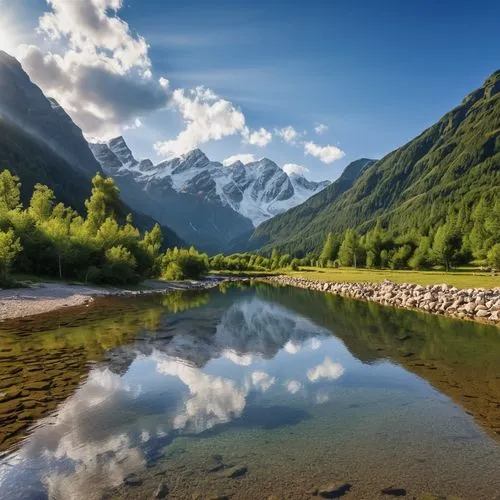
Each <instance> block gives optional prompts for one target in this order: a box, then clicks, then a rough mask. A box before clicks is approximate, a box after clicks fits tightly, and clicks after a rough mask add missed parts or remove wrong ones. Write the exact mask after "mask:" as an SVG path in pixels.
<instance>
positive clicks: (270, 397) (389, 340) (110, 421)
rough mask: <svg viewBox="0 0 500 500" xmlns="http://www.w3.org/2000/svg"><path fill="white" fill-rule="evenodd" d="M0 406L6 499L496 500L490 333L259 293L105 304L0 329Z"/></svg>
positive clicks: (498, 450) (495, 334)
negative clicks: (452, 498)
mask: <svg viewBox="0 0 500 500" xmlns="http://www.w3.org/2000/svg"><path fill="white" fill-rule="evenodd" d="M0 396H1V398H0V421H1V422H2V427H1V434H0V441H2V443H1V444H0V450H1V451H2V453H3V455H2V458H1V460H0V498H2V499H45V498H51V499H64V500H66V499H85V500H93V499H103V498H154V496H155V494H156V493H155V492H157V490H158V488H161V487H162V486H163V488H164V493H166V490H167V488H168V497H167V498H182V499H185V498H200V499H205V498H206V499H208V498H212V499H215V498H219V499H221V498H235V499H240V498H241V499H243V498H244V499H254V498H255V499H260V498H263V499H267V498H293V499H295V498H297V499H302V498H311V497H312V495H314V494H318V493H320V497H321V492H322V491H323V490H328V491H331V492H332V493H331V494H330V495H333V496H331V497H335V495H337V497H338V496H341V495H345V497H346V498H367V499H371V498H391V497H390V496H388V495H384V494H383V493H382V491H383V490H386V489H387V488H389V489H390V491H389V492H392V493H393V494H400V495H403V494H405V495H406V496H407V497H409V498H418V497H421V496H422V495H424V494H425V493H432V494H434V495H442V496H445V495H456V496H459V497H460V498H464V499H465V498H471V499H483V498H484V499H493V498H500V330H499V329H497V328H494V327H487V326H482V325H477V324H473V323H469V322H457V321H452V320H449V319H445V318H441V317H436V316H431V315H425V314H420V313H414V312H408V311H400V310H395V309H391V308H384V307H381V306H377V305H375V304H365V303H361V302H356V301H351V300H345V299H341V298H338V297H333V296H329V295H325V294H321V293H316V292H307V291H305V290H297V289H291V288H274V287H271V286H267V285H256V286H252V287H230V288H222V289H221V290H217V291H211V292H202V293H175V294H170V295H168V296H165V297H157V298H150V299H144V300H142V299H137V300H121V301H119V300H115V301H106V302H103V303H102V304H100V306H99V307H98V308H87V309H82V310H80V311H77V312H74V311H72V312H71V313H70V314H64V313H61V314H58V315H51V316H47V317H44V318H37V319H29V320H24V321H17V322H13V323H6V324H4V325H2V326H0ZM330 485H331V486H330ZM336 488H338V489H337V490H336V491H334V490H335V489H336ZM318 490H319V491H318ZM324 494H325V495H328V494H327V493H324ZM422 498H425V497H422ZM430 498H432V497H430Z"/></svg>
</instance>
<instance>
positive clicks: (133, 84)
mask: <svg viewBox="0 0 500 500" xmlns="http://www.w3.org/2000/svg"><path fill="white" fill-rule="evenodd" d="M47 2H48V6H49V9H50V10H49V11H48V12H46V13H45V14H43V15H42V16H41V17H40V19H39V25H38V33H40V34H41V35H42V36H44V37H45V38H48V39H50V40H52V41H57V45H56V47H57V49H56V51H55V52H48V53H42V51H41V50H40V49H39V48H38V47H37V46H34V45H30V46H24V47H22V50H21V51H20V60H21V63H22V64H23V67H24V69H25V70H26V71H27V72H28V74H29V75H30V77H31V78H32V79H33V80H34V81H35V83H37V84H38V85H40V87H41V88H42V90H43V91H44V92H45V93H46V94H47V95H49V96H51V97H54V98H55V99H57V101H58V102H59V103H60V104H61V105H62V107H63V108H64V109H65V110H66V111H67V112H68V113H69V114H70V115H71V117H72V118H73V119H74V120H75V122H76V123H77V124H78V125H79V126H80V127H82V129H83V131H84V132H85V133H86V134H87V135H94V136H98V137H102V138H104V137H109V136H111V135H113V134H116V133H118V132H119V131H120V130H121V129H123V127H124V126H125V125H127V124H130V123H131V122H133V121H134V120H135V119H136V118H137V117H138V116H141V115H143V114H144V113H148V112H151V111H153V110H156V109H159V108H162V107H164V106H165V105H166V103H167V100H168V93H167V89H168V87H165V82H166V81H167V80H166V79H161V81H156V80H154V79H153V78H152V72H151V60H150V58H149V55H148V44H147V42H146V40H145V39H144V38H143V37H142V36H139V35H135V34H133V33H132V31H131V30H130V27H129V25H128V24H127V23H126V22H125V21H123V20H122V19H121V18H120V17H119V16H118V15H117V13H118V11H119V10H120V9H121V7H122V1H121V0H79V1H71V2H69V1H67V0H47Z"/></svg>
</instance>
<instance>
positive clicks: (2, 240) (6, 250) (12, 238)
mask: <svg viewBox="0 0 500 500" xmlns="http://www.w3.org/2000/svg"><path fill="white" fill-rule="evenodd" d="M22 249H23V247H22V246H21V242H20V240H19V238H18V237H17V236H16V235H15V234H14V231H13V230H12V229H9V230H8V231H0V283H3V284H5V283H8V282H9V272H10V269H11V266H12V263H13V262H14V259H15V258H16V256H17V255H18V254H19V253H20V252H21V250H22Z"/></svg>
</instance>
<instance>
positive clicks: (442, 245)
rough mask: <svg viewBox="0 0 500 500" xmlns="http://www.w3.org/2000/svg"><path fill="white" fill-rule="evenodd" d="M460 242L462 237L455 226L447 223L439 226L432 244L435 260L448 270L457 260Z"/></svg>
mask: <svg viewBox="0 0 500 500" xmlns="http://www.w3.org/2000/svg"><path fill="white" fill-rule="evenodd" d="M461 243H462V239H461V236H460V234H459V233H458V231H457V230H456V228H454V227H452V226H451V225H450V224H449V223H447V224H444V225H442V226H439V228H438V230H437V231H436V234H435V236H434V242H433V244H432V252H433V254H434V258H435V260H436V262H437V263H438V264H442V265H443V266H444V267H445V269H446V270H447V271H448V270H449V269H450V267H451V266H452V265H453V264H455V263H456V262H457V261H458V256H459V252H460V248H461Z"/></svg>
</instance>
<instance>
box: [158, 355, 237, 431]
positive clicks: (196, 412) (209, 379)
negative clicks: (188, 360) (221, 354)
mask: <svg viewBox="0 0 500 500" xmlns="http://www.w3.org/2000/svg"><path fill="white" fill-rule="evenodd" d="M154 358H156V360H157V366H156V370H157V372H158V373H161V374H163V375H170V376H173V377H178V378H179V380H180V381H181V382H182V383H183V384H185V385H186V386H187V387H188V388H189V393H190V397H189V398H188V399H187V400H186V401H185V403H184V408H183V409H182V410H179V412H178V413H177V415H176V416H175V417H174V420H173V426H174V428H175V429H186V428H188V429H192V430H194V431H195V432H202V431H204V430H206V429H210V428H211V427H213V426H215V425H217V424H220V423H224V422H228V421H229V420H231V419H232V418H234V417H239V416H240V415H241V413H242V411H243V409H244V408H245V405H246V396H247V391H246V390H245V389H243V388H238V387H237V386H236V385H235V383H234V382H233V381H232V380H229V379H226V378H222V377H216V376H213V375H208V374H206V373H204V372H203V371H202V370H200V369H199V368H197V367H195V366H189V365H187V364H185V363H182V362H180V361H179V360H178V359H174V358H170V357H168V356H164V355H162V354H161V353H154Z"/></svg>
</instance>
